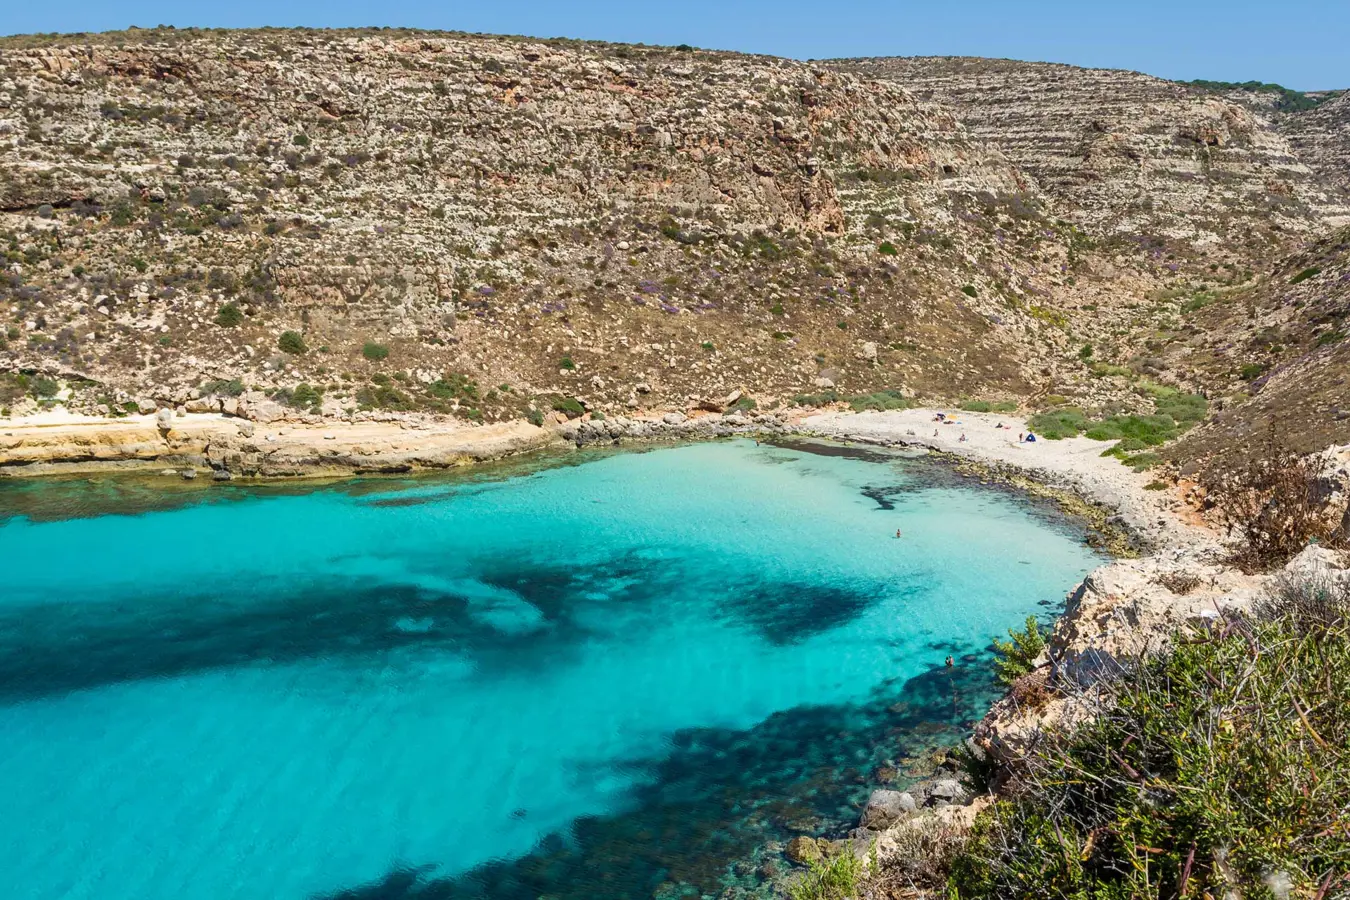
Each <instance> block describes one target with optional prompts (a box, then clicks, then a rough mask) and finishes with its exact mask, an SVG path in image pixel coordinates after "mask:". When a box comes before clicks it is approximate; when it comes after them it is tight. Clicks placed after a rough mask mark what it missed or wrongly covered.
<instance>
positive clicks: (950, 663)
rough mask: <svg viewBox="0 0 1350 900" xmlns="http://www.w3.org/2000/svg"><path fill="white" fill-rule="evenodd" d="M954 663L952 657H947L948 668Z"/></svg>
mask: <svg viewBox="0 0 1350 900" xmlns="http://www.w3.org/2000/svg"><path fill="white" fill-rule="evenodd" d="M953 665H954V663H953V662H952V658H951V657H950V656H949V657H947V668H949V669H950V668H951V667H952V666H953Z"/></svg>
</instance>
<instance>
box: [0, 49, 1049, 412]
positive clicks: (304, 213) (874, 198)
mask: <svg viewBox="0 0 1350 900" xmlns="http://www.w3.org/2000/svg"><path fill="white" fill-rule="evenodd" d="M33 43H37V44H39V46H30V45H31V44H33ZM1040 206H1041V204H1040V200H1039V198H1038V197H1037V195H1036V194H1035V192H1034V190H1033V189H1032V188H1031V186H1030V184H1029V183H1028V181H1027V179H1026V178H1024V177H1023V176H1022V175H1021V174H1020V173H1019V171H1018V170H1017V169H1016V168H1015V167H1014V166H1012V165H1011V164H1009V162H1008V161H1007V160H1006V159H1005V158H1004V157H1003V156H1002V155H1001V154H1000V153H998V152H996V151H991V150H989V149H988V148H987V147H985V146H984V145H983V144H981V143H980V142H978V141H974V140H972V139H971V138H970V137H969V135H968V134H967V133H966V131H965V129H964V127H963V126H962V125H961V123H960V122H958V120H957V118H956V117H955V116H954V115H953V114H952V113H950V112H949V111H946V110H943V109H941V108H938V107H934V106H931V105H929V104H925V103H922V102H919V101H918V100H916V99H915V98H914V97H913V96H912V95H911V94H909V93H908V92H906V91H905V90H904V89H902V88H901V87H899V86H896V85H894V84H889V83H877V82H871V81H867V80H864V79H861V78H859V77H857V76H854V75H851V74H848V73H844V72H840V71H837V70H834V69H829V68H824V67H819V66H811V65H807V64H803V63H798V62H792V61H787V60H780V59H770V58H762V57H750V56H742V55H736V54H726V53H707V52H702V51H696V52H695V51H690V52H681V51H675V50H663V49H655V48H641V47H619V46H612V45H595V44H585V43H577V42H564V41H533V40H525V39H510V38H488V37H468V36H459V35H443V34H418V33H403V32H383V31H376V32H304V31H291V32H271V31H264V32H205V33H192V34H187V33H178V32H173V31H172V30H156V31H152V32H132V33H127V34H121V35H101V36H94V37H89V38H69V39H58V40H54V41H42V40H30V41H25V40H19V39H16V40H11V41H9V42H8V44H7V45H4V46H3V49H0V209H2V210H3V211H0V241H3V242H4V243H5V244H6V245H7V248H8V250H7V256H6V265H7V269H6V281H5V282H4V283H3V284H0V295H3V296H0V318H2V319H3V320H4V326H5V329H6V331H7V336H6V337H5V338H4V340H5V345H4V348H3V349H0V365H7V366H9V367H16V368H21V369H30V370H35V371H39V372H46V373H47V374H65V375H76V374H78V375H81V376H84V377H86V378H88V379H92V380H93V381H95V382H97V383H99V385H101V386H102V387H101V389H100V390H98V391H94V392H92V396H93V398H94V399H95V400H99V401H100V402H101V403H102V404H103V405H104V406H107V407H109V408H115V407H117V406H119V405H121V404H124V403H126V402H128V401H129V400H136V399H144V398H145V397H146V396H149V397H150V399H152V400H157V401H158V402H160V403H161V404H163V403H170V404H172V403H175V402H179V401H177V400H175V397H176V396H180V395H183V393H184V392H185V391H190V390H194V389H200V388H201V387H202V386H203V385H205V384H207V383H217V384H219V383H220V382H228V381H231V380H234V379H238V380H240V381H241V382H242V383H243V386H244V387H252V386H257V387H262V388H265V389H267V390H268V391H269V392H270V391H274V390H277V389H286V390H290V389H292V388H294V387H295V386H297V385H298V384H299V383H302V382H303V383H306V384H307V385H310V386H312V387H318V388H321V389H322V390H323V391H324V402H325V403H330V402H331V404H332V405H333V407H334V408H335V409H344V408H353V407H355V406H366V407H374V408H386V409H406V408H431V409H435V410H437V411H450V412H460V413H467V414H470V415H471V416H473V415H482V416H486V418H488V419H489V420H491V419H493V418H508V417H511V416H517V415H520V414H521V413H522V412H524V410H525V406H526V404H527V403H528V402H531V398H538V397H541V396H545V395H560V396H566V397H575V398H577V399H579V400H580V401H582V402H583V403H585V404H586V405H588V406H589V407H591V408H596V409H605V408H609V409H611V410H615V409H618V410H623V409H625V408H632V407H644V406H648V405H661V404H665V405H679V404H683V403H697V402H699V401H700V400H701V399H703V398H706V397H708V396H725V395H726V394H728V393H730V392H732V391H733V390H736V389H745V390H746V391H748V392H750V393H752V394H755V395H758V396H759V397H760V398H761V399H764V398H766V397H767V398H774V397H778V398H781V397H785V396H791V395H792V394H794V393H798V392H812V391H820V390H829V389H834V388H838V389H839V390H840V391H845V392H853V393H858V392H862V391H865V390H870V389H875V388H877V387H882V386H885V387H892V388H903V389H909V390H920V391H923V390H942V391H946V392H952V393H958V392H959V393H979V392H985V391H1001V392H1006V393H1025V392H1028V391H1029V390H1031V389H1032V383H1033V382H1034V381H1036V380H1038V379H1042V378H1043V377H1044V376H1043V375H1042V374H1041V373H1042V370H1044V369H1045V363H1044V362H1043V361H1042V360H1040V359H1038V357H1039V356H1043V355H1044V354H1043V351H1042V347H1043V346H1044V341H1043V340H1042V339H1041V337H1040V336H1041V335H1042V333H1043V332H1044V333H1045V339H1046V340H1049V341H1051V343H1053V342H1054V341H1056V340H1060V339H1059V337H1058V335H1057V333H1056V332H1058V331H1061V330H1062V323H1060V324H1058V325H1056V324H1055V316H1054V315H1053V314H1051V313H1050V312H1049V304H1050V300H1048V299H1046V298H1049V297H1050V296H1052V294H1053V292H1054V291H1055V290H1057V289H1059V287H1060V286H1061V285H1062V282H1063V281H1064V279H1065V278H1066V277H1067V276H1066V273H1068V272H1069V269H1070V264H1071V263H1072V262H1073V259H1072V251H1073V247H1072V240H1073V235H1072V233H1071V231H1070V230H1069V229H1067V228H1064V227H1061V226H1058V225H1056V224H1055V223H1053V222H1052V221H1050V220H1049V219H1047V218H1046V217H1045V215H1044V213H1043V211H1041V209H1040ZM222 310H223V312H222ZM285 331H295V332H297V334H299V335H300V336H301V337H302V341H303V349H302V345H301V344H300V343H297V342H295V341H293V340H292V341H290V342H289V343H288V344H286V346H285V348H283V347H281V346H279V342H280V338H281V335H282V333H283V332H285ZM367 345H371V346H369V347H368V346H367ZM283 349H286V350H289V351H291V352H282V350H283ZM393 375H398V376H399V379H392V376H393ZM451 376H453V377H451ZM391 379H392V380H391ZM400 379H401V380H400ZM433 385H437V386H436V387H432V386H433ZM87 393H88V392H87ZM306 396H308V395H307V394H306ZM545 411H547V409H546V410H545Z"/></svg>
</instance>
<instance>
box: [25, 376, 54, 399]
mask: <svg viewBox="0 0 1350 900" xmlns="http://www.w3.org/2000/svg"><path fill="white" fill-rule="evenodd" d="M29 390H31V391H32V392H33V396H34V397H37V398H38V399H39V400H50V399H51V398H52V397H55V396H56V394H57V392H58V391H60V390H61V386H60V385H59V384H57V383H56V382H55V381H54V380H52V379H51V378H45V377H43V376H41V375H37V376H34V378H33V381H32V383H31V384H30V385H29Z"/></svg>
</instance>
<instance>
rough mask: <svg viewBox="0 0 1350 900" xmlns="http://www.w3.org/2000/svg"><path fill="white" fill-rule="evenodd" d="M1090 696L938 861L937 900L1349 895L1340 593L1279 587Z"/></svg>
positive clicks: (1348, 683)
mask: <svg viewBox="0 0 1350 900" xmlns="http://www.w3.org/2000/svg"><path fill="white" fill-rule="evenodd" d="M1172 647H1173V649H1172V650H1171V651H1170V652H1169V653H1167V654H1166V655H1165V656H1162V657H1159V658H1154V659H1151V660H1149V661H1146V662H1144V663H1142V664H1139V665H1136V666H1133V667H1129V668H1128V669H1127V670H1125V671H1122V672H1121V673H1120V674H1119V675H1118V676H1117V677H1114V678H1108V679H1107V680H1105V681H1104V682H1102V683H1101V684H1100V685H1098V686H1097V688H1095V690H1096V691H1097V698H1098V702H1100V703H1101V704H1102V706H1101V710H1100V713H1099V714H1098V715H1097V716H1096V717H1095V718H1094V719H1092V720H1090V721H1089V722H1087V723H1086V724H1085V725H1083V726H1081V727H1079V728H1078V729H1077V730H1075V731H1072V732H1070V733H1067V734H1066V733H1051V734H1050V735H1048V737H1047V739H1046V740H1045V741H1043V742H1042V743H1041V744H1040V745H1039V746H1038V748H1037V749H1036V750H1035V751H1034V752H1033V753H1032V754H1030V755H1029V757H1028V758H1027V759H1026V760H1025V761H1024V762H1023V763H1022V764H1021V766H1020V768H1019V770H1018V771H1017V773H1016V778H1015V780H1014V782H1013V784H1014V785H1015V787H1014V788H1013V790H1012V791H1011V793H1010V794H1009V795H1008V796H1007V797H1006V798H1005V799H1002V800H1000V801H999V802H997V803H996V804H995V805H994V806H992V807H991V808H990V809H988V810H986V811H985V812H983V813H981V814H980V816H979V817H978V819H977V821H976V826H975V829H974V832H973V834H972V837H971V840H970V842H969V843H968V844H967V845H966V847H965V848H964V849H962V850H960V851H959V852H957V853H956V854H955V856H954V858H953V860H952V862H951V866H950V874H949V878H948V885H947V887H948V896H956V897H960V898H963V900H979V898H1008V897H1046V898H1050V897H1065V898H1083V900H1097V898H1100V900H1124V898H1161V897H1168V898H1197V900H1198V898H1204V897H1214V898H1218V897H1238V896H1241V897H1267V898H1270V897H1307V898H1333V897H1340V896H1345V895H1346V891H1347V890H1350V831H1347V828H1346V819H1345V816H1346V798H1347V797H1350V589H1348V588H1347V586H1346V584H1345V583H1340V584H1335V583H1333V582H1330V581H1327V580H1323V581H1317V582H1307V581H1304V582H1283V583H1281V584H1280V585H1278V586H1277V587H1276V588H1275V589H1274V590H1273V591H1272V592H1271V594H1270V595H1269V596H1268V597H1267V598H1266V599H1265V600H1264V601H1263V602H1261V603H1259V604H1257V605H1256V607H1255V615H1254V617H1252V618H1250V619H1244V618H1240V617H1238V616H1237V615H1236V614H1230V615H1226V616H1224V617H1223V618H1222V619H1220V620H1219V621H1218V622H1217V623H1216V624H1214V625H1212V626H1210V627H1209V628H1207V629H1206V630H1204V631H1202V632H1200V633H1198V634H1196V633H1189V634H1181V635H1177V640H1174V641H1173V643H1172Z"/></svg>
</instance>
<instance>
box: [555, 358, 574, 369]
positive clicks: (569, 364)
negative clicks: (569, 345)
mask: <svg viewBox="0 0 1350 900" xmlns="http://www.w3.org/2000/svg"><path fill="white" fill-rule="evenodd" d="M576 367H577V364H576V363H574V362H573V361H572V357H570V356H564V357H563V358H562V359H560V360H558V368H560V369H567V370H568V371H569V372H570V371H571V370H572V369H575V368H576Z"/></svg>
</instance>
